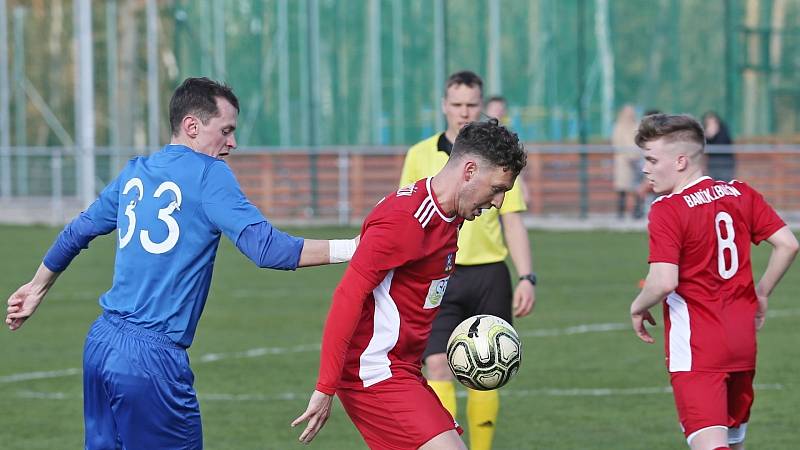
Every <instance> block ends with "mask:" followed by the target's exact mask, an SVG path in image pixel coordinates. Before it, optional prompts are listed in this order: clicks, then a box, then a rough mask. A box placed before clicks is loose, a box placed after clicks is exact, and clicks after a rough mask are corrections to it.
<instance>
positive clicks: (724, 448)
mask: <svg viewBox="0 0 800 450" xmlns="http://www.w3.org/2000/svg"><path fill="white" fill-rule="evenodd" d="M714 450H731V448H730V447H717V448H715V449H714Z"/></svg>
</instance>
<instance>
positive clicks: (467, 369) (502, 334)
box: [447, 314, 522, 391]
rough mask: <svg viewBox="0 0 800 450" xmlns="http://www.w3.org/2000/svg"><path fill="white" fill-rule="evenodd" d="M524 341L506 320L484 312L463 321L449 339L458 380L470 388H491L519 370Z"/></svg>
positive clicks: (449, 352)
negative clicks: (522, 341) (521, 340)
mask: <svg viewBox="0 0 800 450" xmlns="http://www.w3.org/2000/svg"><path fill="white" fill-rule="evenodd" d="M521 360H522V343H521V342H520V340H519V335H517V332H516V330H514V328H513V327H512V326H511V325H510V324H509V323H508V322H506V321H505V320H503V319H501V318H499V317H495V316H490V315H487V314H482V315H478V316H472V317H470V318H469V319H467V320H465V321H463V322H461V323H460V324H459V325H458V326H457V327H456V329H455V330H453V334H451V335H450V339H449V340H448V341H447V363H448V364H449V365H450V370H452V371H453V374H454V375H455V376H456V378H457V379H458V381H460V382H461V384H463V385H464V386H466V387H468V388H470V389H476V390H479V391H489V390H492V389H497V388H499V387H501V386H503V385H505V384H506V383H508V380H510V379H511V378H512V377H513V376H514V374H516V373H517V371H518V370H519V364H520V361H521Z"/></svg>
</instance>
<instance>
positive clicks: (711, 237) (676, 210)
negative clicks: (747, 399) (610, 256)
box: [648, 177, 784, 372]
mask: <svg viewBox="0 0 800 450" xmlns="http://www.w3.org/2000/svg"><path fill="white" fill-rule="evenodd" d="M649 219H650V223H649V225H648V230H649V232H650V258H649V262H650V263H657V262H664V263H671V264H676V265H677V266H678V287H677V288H676V289H675V291H674V292H672V293H670V294H669V296H667V298H666V300H665V302H664V326H665V335H666V338H665V339H664V341H665V342H664V345H665V348H666V354H667V366H668V368H669V371H670V372H684V371H701V372H703V371H709V372H734V371H744V370H752V369H755V362H756V329H755V313H756V308H757V306H758V300H757V298H756V293H755V286H754V284H753V271H752V268H751V266H750V244H751V243H753V244H758V243H760V242H761V241H763V240H764V239H766V238H768V237H770V236H771V235H772V234H773V233H775V232H776V231H778V230H779V229H780V228H782V227H783V226H784V223H783V221H782V220H781V218H780V217H778V215H777V214H776V213H775V211H774V210H773V209H772V207H770V206H769V205H768V204H767V202H766V201H764V198H763V197H762V196H761V194H759V193H758V192H757V191H755V190H754V189H753V188H751V187H750V186H748V185H747V184H746V183H742V182H740V181H736V180H734V181H731V182H730V183H728V182H723V181H714V180H712V179H711V178H709V177H701V178H699V179H697V180H696V181H695V182H693V183H691V184H689V185H688V186H686V187H685V188H684V189H683V190H682V191H680V192H678V193H675V194H670V195H665V196H662V197H659V198H657V199H656V200H655V201H654V202H653V206H652V208H651V210H650V217H649Z"/></svg>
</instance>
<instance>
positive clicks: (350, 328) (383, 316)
mask: <svg viewBox="0 0 800 450" xmlns="http://www.w3.org/2000/svg"><path fill="white" fill-rule="evenodd" d="M462 222H463V219H462V218H460V217H456V216H453V217H447V216H446V215H445V214H444V212H443V211H442V209H441V206H440V205H439V202H438V200H437V199H436V195H435V194H434V192H433V191H432V190H431V179H430V178H427V179H423V180H419V181H417V182H416V183H415V184H414V185H411V186H407V187H404V188H401V189H400V190H398V191H397V192H395V193H394V194H392V195H390V196H388V197H385V198H384V199H383V200H381V202H380V203H378V205H377V206H376V207H375V209H373V210H372V212H371V213H370V214H369V215H368V216H367V218H366V219H365V220H364V224H363V226H362V227H361V241H360V243H359V245H358V249H357V250H356V252H355V254H354V255H353V258H352V260H351V261H350V265H349V266H348V268H347V270H346V271H345V274H344V276H343V277H342V280H341V282H340V283H339V286H338V287H337V288H336V290H335V291H334V294H333V304H332V305H331V309H330V312H329V313H328V319H327V321H326V323H325V330H324V332H323V337H322V352H321V357H320V359H321V362H320V374H319V379H318V381H317V390H319V391H320V392H324V393H326V394H329V395H331V394H333V393H334V391H335V390H336V388H337V387H339V386H343V387H356V386H359V387H369V386H372V385H373V384H375V383H378V382H380V381H383V380H387V379H389V378H408V377H412V378H416V379H420V380H421V379H422V371H421V367H422V361H421V359H422V352H423V351H424V350H425V345H426V343H427V340H428V336H429V335H430V331H431V323H432V322H433V319H434V317H435V316H436V312H437V311H438V307H439V304H440V303H441V301H442V297H443V296H444V291H445V289H446V288H447V281H448V279H449V278H450V275H451V274H452V273H453V270H454V269H455V264H454V261H455V254H456V250H458V247H457V245H456V242H457V239H458V229H459V227H460V225H461V223H462Z"/></svg>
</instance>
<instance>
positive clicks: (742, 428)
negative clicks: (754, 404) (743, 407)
mask: <svg viewBox="0 0 800 450" xmlns="http://www.w3.org/2000/svg"><path fill="white" fill-rule="evenodd" d="M746 435H747V422H745V423H743V424H741V425H739V426H738V427H735V428H728V445H733V444H741V443H742V442H744V437H745V436H746Z"/></svg>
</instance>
